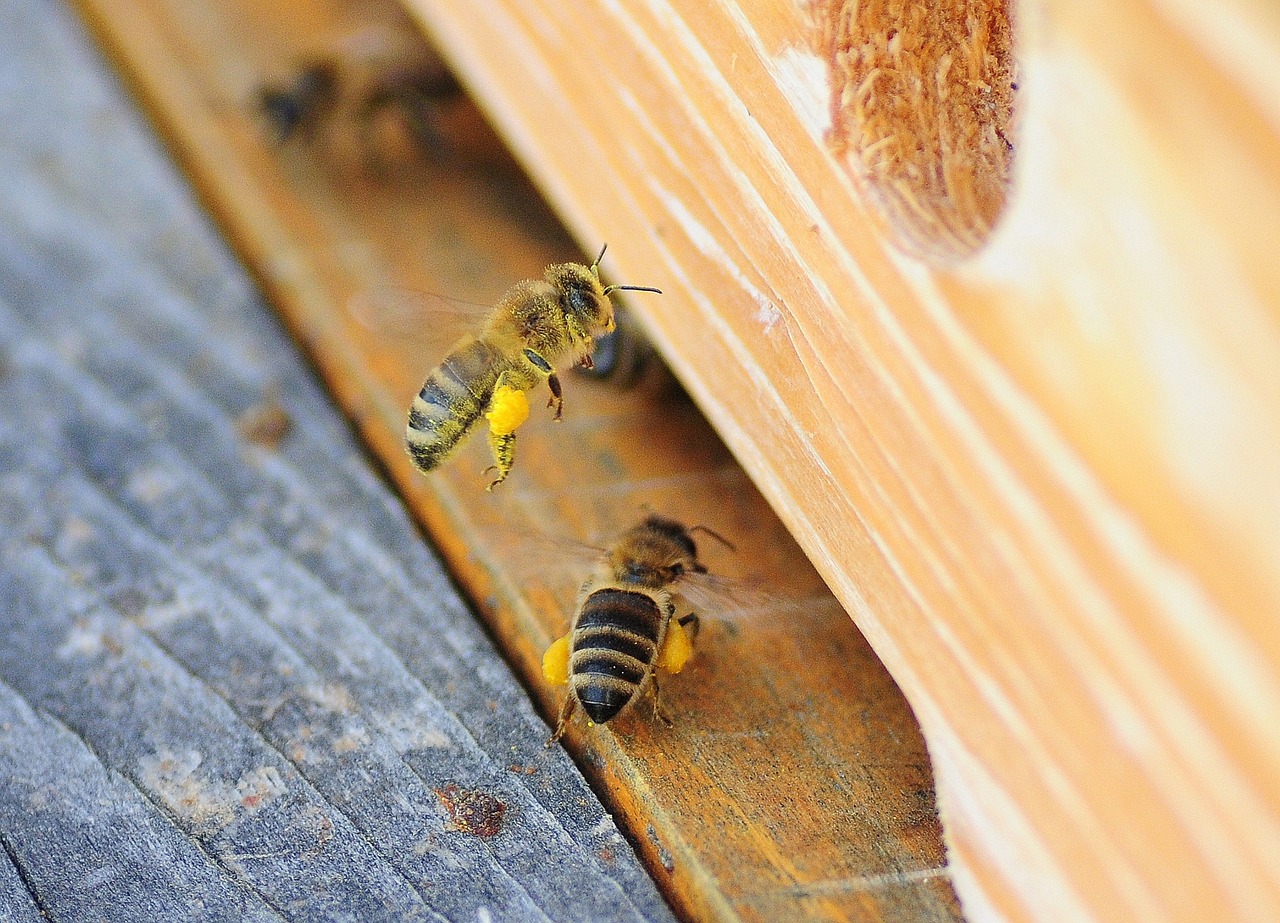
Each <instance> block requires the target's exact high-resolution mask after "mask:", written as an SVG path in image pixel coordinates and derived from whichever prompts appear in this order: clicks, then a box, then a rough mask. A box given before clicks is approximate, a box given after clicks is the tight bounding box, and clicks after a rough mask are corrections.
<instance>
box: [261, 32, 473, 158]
mask: <svg viewBox="0 0 1280 923" xmlns="http://www.w3.org/2000/svg"><path fill="white" fill-rule="evenodd" d="M460 96H462V89H461V87H460V86H459V85H458V82H457V80H455V79H454V77H453V75H452V74H450V73H449V71H448V69H447V68H446V67H445V65H444V62H443V61H441V60H440V58H439V57H438V56H437V55H436V54H435V53H434V52H433V51H432V50H431V48H430V47H429V46H428V45H427V44H426V43H425V42H424V41H423V40H422V37H421V36H420V35H418V34H417V32H416V31H414V28H413V26H412V24H411V23H409V22H407V21H399V20H394V21H391V22H382V23H375V24H372V25H369V26H366V27H364V28H362V29H359V30H356V31H355V32H352V33H350V34H348V35H346V36H344V37H343V38H342V39H341V40H339V41H337V42H335V43H333V45H332V46H331V47H330V48H328V49H326V50H325V51H323V52H321V53H318V54H315V55H311V56H309V57H307V58H304V59H303V60H301V61H299V62H298V64H297V66H296V68H295V70H294V72H293V74H292V75H290V76H289V77H288V78H286V79H285V80H282V81H280V82H278V83H269V84H263V85H262V86H260V87H259V88H258V90H257V107H258V109H259V111H260V112H261V113H262V115H263V117H264V119H265V120H266V123H267V126H268V129H269V130H270V132H271V134H272V136H273V138H274V140H275V141H276V143H277V144H285V143H287V142H288V141H290V140H291V139H293V138H295V137H300V138H304V139H307V140H311V139H313V138H315V137H316V136H317V135H318V134H320V133H321V132H322V131H326V130H329V129H333V131H331V132H329V133H330V135H332V137H331V138H330V140H331V141H332V142H333V143H334V144H338V143H339V142H340V140H341V138H340V132H341V131H342V130H344V128H345V130H346V131H348V132H349V133H353V134H354V135H356V136H358V138H359V140H360V142H361V143H362V144H363V145H364V146H365V149H366V153H369V152H370V151H371V150H372V148H371V146H370V142H372V140H373V139H374V136H375V135H376V134H377V132H375V123H377V122H378V120H379V118H380V117H382V116H383V115H387V116H390V117H391V118H394V119H395V121H396V122H397V123H398V124H399V126H401V128H402V129H403V131H404V132H407V134H408V135H409V137H410V139H411V140H412V142H413V144H414V145H415V146H416V147H417V148H418V149H420V150H426V151H429V152H438V151H439V150H440V149H441V148H442V147H443V143H444V142H443V138H442V136H441V134H440V131H439V130H438V129H437V127H436V122H437V116H438V114H439V110H440V106H441V105H442V104H443V103H445V102H447V101H448V100H451V99H453V98H457V97H460Z"/></svg>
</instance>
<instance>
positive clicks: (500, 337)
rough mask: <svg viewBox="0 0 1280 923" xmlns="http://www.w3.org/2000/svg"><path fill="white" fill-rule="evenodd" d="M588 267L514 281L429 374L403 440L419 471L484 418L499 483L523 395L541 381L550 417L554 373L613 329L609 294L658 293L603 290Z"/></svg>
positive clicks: (555, 400)
mask: <svg viewBox="0 0 1280 923" xmlns="http://www.w3.org/2000/svg"><path fill="white" fill-rule="evenodd" d="M604 251H605V248H604V247H602V248H601V249H600V255H599V256H597V257H596V259H595V262H594V263H592V264H591V265H590V266H583V265H582V264H581V263H556V264H554V265H552V266H548V267H547V270H546V273H545V275H544V278H542V279H526V280H524V281H522V282H517V283H516V284H515V285H514V286H512V287H511V289H510V290H509V291H508V292H507V293H506V294H505V295H504V296H503V297H502V300H501V301H499V302H498V305H497V307H496V308H494V309H493V312H492V313H491V314H490V315H489V318H488V320H487V321H486V322H485V324H484V327H483V329H482V330H481V331H480V333H479V335H477V336H466V337H463V338H462V339H461V340H460V341H459V342H458V343H457V344H456V345H455V346H454V347H453V349H452V350H451V351H450V353H449V354H448V355H447V356H445V358H444V361H443V362H441V363H440V365H438V366H437V367H436V368H435V369H434V370H433V371H432V372H431V374H430V375H429V376H427V381H426V384H424V385H423V386H422V390H421V391H419V392H418V396H417V397H415V398H414V399H413V405H412V406H411V407H410V409H409V425H408V427H407V428H406V430H405V440H406V443H407V446H408V449H409V455H410V456H411V457H412V458H413V463H414V464H415V465H417V466H418V468H419V469H421V470H422V471H424V472H429V471H432V470H434V469H435V468H437V467H439V466H440V464H441V463H442V462H444V460H445V459H446V458H448V457H449V455H450V454H451V453H452V452H453V450H454V449H456V448H457V447H458V445H459V443H461V442H462V439H463V437H464V436H466V435H467V434H468V433H469V432H470V431H471V430H472V428H473V427H474V426H475V425H476V424H477V423H478V422H479V421H480V418H481V416H483V417H484V418H485V419H486V420H487V421H488V422H489V449H490V451H491V452H492V454H493V467H494V468H495V469H496V470H497V472H498V476H497V478H496V479H495V480H494V481H493V482H492V483H490V484H489V488H488V489H489V490H492V489H493V488H494V487H495V486H497V485H498V484H501V483H502V482H503V481H504V480H506V477H507V474H508V473H509V472H510V471H511V465H512V462H513V461H514V459H515V442H516V434H515V431H516V428H517V427H519V426H520V424H522V423H523V422H524V421H525V420H526V419H527V418H528V416H529V401H528V398H527V397H526V396H525V392H527V391H531V390H532V389H533V388H535V387H537V386H538V385H539V384H541V383H542V382H544V381H545V382H546V383H547V385H548V387H549V388H550V390H551V398H550V400H549V401H548V402H547V406H548V407H555V411H556V412H555V418H556V419H557V420H558V419H560V416H561V413H562V412H563V409H564V406H563V405H564V400H563V398H562V396H561V389H560V379H559V378H557V377H556V369H557V368H558V367H560V366H561V365H562V364H563V363H564V362H565V360H566V359H570V358H575V359H576V360H577V361H578V362H580V363H582V364H584V365H590V364H591V350H592V347H593V345H594V342H595V338H596V337H598V336H600V335H601V334H604V333H608V332H609V331H611V330H613V329H614V319H613V304H612V302H610V301H609V295H610V294H611V293H613V292H615V291H619V290H621V291H632V292H657V293H658V294H661V292H659V291H658V289H656V288H647V287H644V286H638V285H608V286H606V285H603V284H602V283H601V282H600V260H601V259H603V258H604Z"/></svg>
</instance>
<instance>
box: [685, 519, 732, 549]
mask: <svg viewBox="0 0 1280 923" xmlns="http://www.w3.org/2000/svg"><path fill="white" fill-rule="evenodd" d="M685 531H686V532H705V533H707V534H708V535H710V536H711V537H712V538H714V539H715V540H716V541H717V542H719V543H720V544H721V545H724V547H726V548H728V549H729V550H730V551H732V552H733V553H734V554H737V553H738V549H737V548H736V547H735V546H734V544H733V542H731V541H729V540H728V539H727V538H725V537H724V536H723V535H721V534H720V533H719V532H713V531H712V530H711V529H708V528H707V527H706V526H690V527H689V528H688V529H686V530H685Z"/></svg>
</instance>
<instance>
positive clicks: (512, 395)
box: [484, 372, 529, 490]
mask: <svg viewBox="0 0 1280 923" xmlns="http://www.w3.org/2000/svg"><path fill="white" fill-rule="evenodd" d="M484 416H485V419H486V420H488V421H489V451H490V452H491V453H492V454H493V466H494V467H495V468H497V469H498V477H497V479H496V480H494V481H493V482H492V483H491V484H490V485H489V487H488V489H489V490H493V489H494V488H495V487H497V486H498V485H499V484H501V483H502V482H503V481H505V480H506V479H507V474H508V473H510V471H511V465H512V464H513V463H514V461H515V457H516V429H517V428H518V427H519V426H520V424H521V423H523V422H524V421H525V420H527V419H528V418H529V398H528V397H526V396H525V393H524V391H522V390H521V389H519V388H513V387H511V386H510V385H508V384H507V382H506V373H505V372H504V373H503V374H502V375H501V376H499V378H498V384H497V386H496V387H495V388H494V389H493V397H491V398H490V399H489V405H488V411H487V412H486V413H485V415H484Z"/></svg>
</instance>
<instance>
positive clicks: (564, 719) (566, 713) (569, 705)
mask: <svg viewBox="0 0 1280 923" xmlns="http://www.w3.org/2000/svg"><path fill="white" fill-rule="evenodd" d="M577 705H578V700H577V698H576V697H575V696H574V694H573V691H572V690H570V691H569V694H568V695H567V696H565V698H564V704H563V705H561V706H560V718H559V719H558V720H557V721H556V729H555V732H554V733H553V734H552V735H551V736H550V737H548V738H547V746H548V747H550V746H551V745H552V744H554V743H555V742H556V741H557V740H559V739H560V738H561V737H563V736H564V732H565V728H567V727H568V726H569V718H570V717H571V716H572V715H573V710H574V708H576V707H577Z"/></svg>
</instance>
